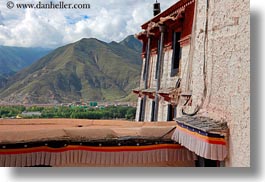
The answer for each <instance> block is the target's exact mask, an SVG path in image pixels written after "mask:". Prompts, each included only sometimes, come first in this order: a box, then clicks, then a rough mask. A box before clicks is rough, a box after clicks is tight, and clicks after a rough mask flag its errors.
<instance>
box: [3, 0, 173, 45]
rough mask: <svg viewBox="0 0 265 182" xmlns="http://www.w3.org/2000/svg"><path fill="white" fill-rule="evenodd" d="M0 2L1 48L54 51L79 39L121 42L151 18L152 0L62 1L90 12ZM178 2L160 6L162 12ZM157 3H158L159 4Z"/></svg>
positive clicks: (31, 0) (26, 0) (29, 0)
mask: <svg viewBox="0 0 265 182" xmlns="http://www.w3.org/2000/svg"><path fill="white" fill-rule="evenodd" d="M12 1H13V2H14V4H15V7H14V8H12V9H9V8H7V2H8V1H0V45H6V46H18V47H45V48H56V47H59V46H62V45H65V44H68V43H72V42H75V41H78V40H80V39H82V38H90V37H93V38H97V39H99V40H102V41H105V42H111V41H117V42H119V41H121V40H123V39H124V38H125V37H126V36H128V35H132V34H136V33H138V32H140V31H141V27H140V26H141V25H142V24H143V23H145V22H146V21H148V20H149V19H151V18H152V17H153V3H154V2H155V0H64V3H72V4H74V3H78V4H82V3H85V4H90V8H89V9H29V8H28V9H18V8H16V3H36V4H37V3H38V2H39V1H41V2H42V3H50V1H52V2H54V3H58V2H59V1H62V0H12ZM177 1H178V0H166V1H165V0H164V1H160V2H161V9H162V11H163V10H165V9H167V8H168V7H170V6H171V5H173V4H174V3H176V2H177ZM158 2H159V1H158Z"/></svg>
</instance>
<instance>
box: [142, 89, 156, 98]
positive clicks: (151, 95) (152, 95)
mask: <svg viewBox="0 0 265 182" xmlns="http://www.w3.org/2000/svg"><path fill="white" fill-rule="evenodd" d="M155 92H156V89H155V88H149V89H145V90H142V93H143V94H144V95H146V96H148V97H149V98H150V99H154V98H155Z"/></svg>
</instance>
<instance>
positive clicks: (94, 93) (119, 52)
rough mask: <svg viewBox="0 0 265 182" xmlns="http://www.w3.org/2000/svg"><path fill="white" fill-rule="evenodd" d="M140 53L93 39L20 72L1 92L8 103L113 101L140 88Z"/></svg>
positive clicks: (59, 52) (43, 59) (1, 95)
mask: <svg viewBox="0 0 265 182" xmlns="http://www.w3.org/2000/svg"><path fill="white" fill-rule="evenodd" d="M140 70H141V58H140V53H139V52H137V51H136V50H135V49H133V48H131V47H129V46H126V45H124V44H121V43H116V42H111V43H105V42H102V41H100V40H97V39H94V38H90V39H82V40H80V41H78V42H75V43H72V44H68V45H66V46H63V47H60V48H58V49H56V50H54V51H53V52H51V53H50V54H48V55H47V56H45V57H43V58H42V59H40V60H39V61H37V62H35V63H33V64H32V65H31V66H30V67H27V68H25V69H24V70H22V71H20V72H18V73H17V74H16V75H14V76H13V77H12V78H10V79H9V80H8V83H7V86H6V87H5V88H4V89H2V90H1V94H0V98H1V99H2V100H3V101H6V102H9V103H24V104H26V103H69V102H74V101H80V100H83V101H87V100H97V101H113V100H119V99H122V98H125V97H126V96H128V95H129V94H130V93H131V89H132V88H134V87H137V86H138V82H139V77H140Z"/></svg>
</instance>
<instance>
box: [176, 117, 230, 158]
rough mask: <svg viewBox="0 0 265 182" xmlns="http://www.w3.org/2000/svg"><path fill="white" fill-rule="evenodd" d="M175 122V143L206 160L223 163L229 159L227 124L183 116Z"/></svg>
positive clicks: (204, 118) (203, 118) (206, 118)
mask: <svg viewBox="0 0 265 182" xmlns="http://www.w3.org/2000/svg"><path fill="white" fill-rule="evenodd" d="M175 120H176V122H177V127H176V130H175V132H174V133H173V135H172V139H173V140H174V141H176V142H178V143H180V144H181V145H183V146H184V147H186V148H187V149H189V150H190V151H192V152H194V153H195V154H197V155H199V156H201V157H203V158H206V159H211V160H219V161H223V160H224V159H225V158H226V157H227V153H228V152H227V150H228V149H227V138H226V136H227V133H228V127H227V123H225V122H221V121H216V120H213V119H211V118H208V117H203V116H192V117H191V116H183V117H180V118H176V119H175Z"/></svg>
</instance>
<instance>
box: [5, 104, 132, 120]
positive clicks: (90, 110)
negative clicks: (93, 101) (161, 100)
mask: <svg viewBox="0 0 265 182" xmlns="http://www.w3.org/2000/svg"><path fill="white" fill-rule="evenodd" d="M24 111H25V112H37V111H38V112H41V116H23V115H21V113H22V112H24ZM135 113H136V108H135V107H131V106H109V107H97V108H95V107H83V106H75V107H73V106H72V107H67V106H59V107H57V106H56V107H38V106H32V107H27V108H26V107H24V106H0V117H1V118H11V117H16V116H20V117H24V118H25V117H26V118H75V119H120V118H122V119H127V120H133V119H134V118H135Z"/></svg>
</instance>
